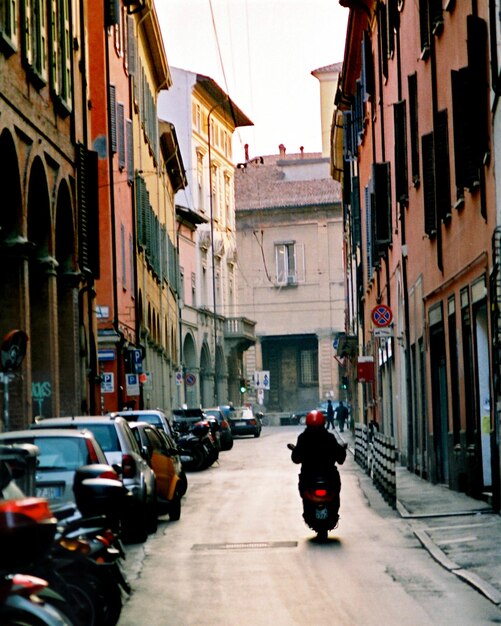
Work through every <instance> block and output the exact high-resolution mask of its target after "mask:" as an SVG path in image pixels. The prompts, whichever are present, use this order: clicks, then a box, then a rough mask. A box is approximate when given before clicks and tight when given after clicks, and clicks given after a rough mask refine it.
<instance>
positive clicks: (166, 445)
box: [129, 422, 186, 521]
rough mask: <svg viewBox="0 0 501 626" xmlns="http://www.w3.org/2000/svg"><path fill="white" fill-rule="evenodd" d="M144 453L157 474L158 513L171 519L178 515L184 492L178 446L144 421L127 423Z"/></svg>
mask: <svg viewBox="0 0 501 626" xmlns="http://www.w3.org/2000/svg"><path fill="white" fill-rule="evenodd" d="M129 426H130V427H131V430H132V432H133V434H134V437H135V438H136V441H137V443H138V444H139V447H140V448H141V450H142V452H143V456H144V458H145V459H146V461H147V462H148V464H149V466H150V467H151V468H152V470H153V471H154V472H155V476H156V477H157V482H156V486H157V506H158V513H159V514H160V515H164V514H165V513H168V514H169V519H170V520H171V521H177V520H178V519H179V518H180V517H181V498H182V497H183V495H184V494H185V493H186V485H185V481H186V476H185V474H184V471H183V469H182V467H181V461H180V459H179V454H178V449H177V448H176V447H175V445H174V444H173V442H172V441H171V440H169V439H167V436H166V435H165V433H164V432H163V431H161V430H159V429H158V428H157V427H156V426H153V425H152V424H148V423H146V422H129Z"/></svg>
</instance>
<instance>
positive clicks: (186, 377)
mask: <svg viewBox="0 0 501 626" xmlns="http://www.w3.org/2000/svg"><path fill="white" fill-rule="evenodd" d="M171 72H172V81H173V86H172V88H171V89H169V91H168V92H166V93H164V94H162V95H161V96H160V98H159V113H160V116H161V117H164V118H165V119H168V120H169V121H171V122H173V123H174V124H175V127H176V132H177V136H178V139H179V144H180V150H181V154H182V158H183V163H184V165H185V169H186V177H187V181H188V185H187V187H186V189H184V190H182V191H179V192H178V193H177V194H176V213H177V243H178V250H179V264H180V276H181V285H180V295H181V301H180V305H181V306H180V323H181V330H180V347H181V366H182V369H180V371H179V372H178V377H177V380H178V387H177V396H178V403H179V404H187V405H189V406H199V405H202V406H204V407H209V406H214V405H218V404H226V403H227V402H229V401H230V400H231V401H232V402H233V403H234V404H236V403H238V402H239V400H240V392H239V386H240V378H241V376H242V352H243V350H244V349H246V348H247V347H248V346H249V345H251V344H253V343H254V324H253V322H250V321H249V320H246V319H242V318H238V317H236V315H237V286H236V285H237V275H236V259H237V247H236V236H235V205H234V184H233V178H234V171H235V168H234V163H233V160H232V159H233V155H232V136H233V132H234V131H235V128H237V127H238V126H249V125H252V122H251V121H250V120H249V119H248V118H247V116H246V115H245V114H244V113H243V112H242V111H241V110H240V109H239V108H238V107H237V105H236V104H235V103H234V102H232V100H231V99H230V98H229V97H228V95H227V94H226V93H225V92H224V91H223V90H222V89H221V88H220V87H219V85H218V84H217V83H216V82H215V81H214V80H212V79H211V78H210V77H208V76H204V75H201V74H197V73H194V72H190V71H187V70H183V69H180V68H171Z"/></svg>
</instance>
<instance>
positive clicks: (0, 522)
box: [0, 498, 55, 532]
mask: <svg viewBox="0 0 501 626" xmlns="http://www.w3.org/2000/svg"><path fill="white" fill-rule="evenodd" d="M20 516H22V517H20ZM23 517H24V518H29V519H30V520H31V521H32V522H48V521H55V519H54V517H53V515H52V511H51V510H50V508H49V503H48V502H47V500H46V499H45V498H22V499H19V500H6V501H5V502H2V503H1V504H0V532H1V531H5V530H6V529H8V528H12V527H15V526H16V525H18V524H19V523H20V521H21V520H22V518H23Z"/></svg>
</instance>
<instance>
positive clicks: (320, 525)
mask: <svg viewBox="0 0 501 626" xmlns="http://www.w3.org/2000/svg"><path fill="white" fill-rule="evenodd" d="M287 447H288V448H289V450H294V448H295V445H294V444H292V443H288V444H287ZM340 488H341V484H340V481H339V479H338V480H337V481H336V480H333V479H332V477H327V476H313V477H311V478H303V477H302V478H301V479H300V482H299V491H300V494H301V498H302V500H303V519H304V521H305V523H306V525H307V526H308V527H309V528H311V529H312V530H314V531H315V532H316V533H317V540H318V541H326V540H327V536H328V533H329V531H330V530H333V529H334V528H336V527H337V525H338V523H339V506H340V500H339V493H340Z"/></svg>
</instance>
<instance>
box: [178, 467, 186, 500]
mask: <svg viewBox="0 0 501 626" xmlns="http://www.w3.org/2000/svg"><path fill="white" fill-rule="evenodd" d="M187 490H188V479H187V478H186V474H185V473H184V471H183V470H181V472H180V473H179V482H178V483H177V491H178V493H179V495H180V496H184V494H185V493H186V491H187Z"/></svg>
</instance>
